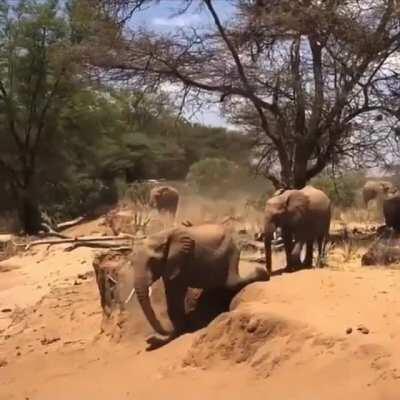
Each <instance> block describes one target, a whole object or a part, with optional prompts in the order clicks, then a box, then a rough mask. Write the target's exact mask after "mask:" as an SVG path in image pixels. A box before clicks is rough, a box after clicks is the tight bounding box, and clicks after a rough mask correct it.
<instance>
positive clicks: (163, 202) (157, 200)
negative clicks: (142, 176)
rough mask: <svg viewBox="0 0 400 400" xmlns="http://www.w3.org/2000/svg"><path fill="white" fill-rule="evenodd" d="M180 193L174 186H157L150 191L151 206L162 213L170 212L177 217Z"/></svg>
mask: <svg viewBox="0 0 400 400" xmlns="http://www.w3.org/2000/svg"><path fill="white" fill-rule="evenodd" d="M178 203H179V193H178V191H177V190H176V189H175V188H173V187H172V186H157V187H155V188H153V189H152V190H151V191H150V202H149V204H150V207H153V208H156V209H157V211H158V212H159V213H160V214H163V213H168V214H170V215H171V216H172V217H175V214H176V210H177V209H178Z"/></svg>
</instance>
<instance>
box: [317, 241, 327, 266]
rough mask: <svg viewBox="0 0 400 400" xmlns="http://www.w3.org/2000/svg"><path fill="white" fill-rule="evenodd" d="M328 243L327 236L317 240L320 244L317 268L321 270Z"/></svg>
mask: <svg viewBox="0 0 400 400" xmlns="http://www.w3.org/2000/svg"><path fill="white" fill-rule="evenodd" d="M326 242H327V236H326V235H323V236H320V237H319V238H318V239H317V243H318V259H317V268H321V267H322V266H323V259H324V256H325V250H326Z"/></svg>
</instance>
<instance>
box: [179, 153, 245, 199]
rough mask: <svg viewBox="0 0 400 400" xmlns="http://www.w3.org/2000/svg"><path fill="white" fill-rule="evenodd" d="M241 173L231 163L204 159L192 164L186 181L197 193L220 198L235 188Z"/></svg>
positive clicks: (220, 159) (217, 159) (221, 159)
mask: <svg viewBox="0 0 400 400" xmlns="http://www.w3.org/2000/svg"><path fill="white" fill-rule="evenodd" d="M243 172H244V171H243V170H242V169H241V168H240V167H239V166H238V165H237V164H235V163H234V162H232V161H228V160H226V159H224V158H206V159H204V160H201V161H198V162H196V163H194V164H192V166H191V167H190V169H189V173H188V175H187V178H186V179H187V181H188V182H189V185H190V186H191V187H192V188H193V190H194V191H196V192H197V193H200V194H206V195H210V196H213V197H220V196H223V195H224V194H226V193H227V192H229V191H232V190H235V189H236V188H237V186H238V182H240V181H241V180H242V179H241V178H242V175H243Z"/></svg>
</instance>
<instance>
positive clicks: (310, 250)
mask: <svg viewBox="0 0 400 400" xmlns="http://www.w3.org/2000/svg"><path fill="white" fill-rule="evenodd" d="M306 246H307V247H306V257H305V259H304V262H303V265H304V266H305V267H308V268H311V267H312V262H313V247H314V241H313V240H312V239H311V240H307V244H306Z"/></svg>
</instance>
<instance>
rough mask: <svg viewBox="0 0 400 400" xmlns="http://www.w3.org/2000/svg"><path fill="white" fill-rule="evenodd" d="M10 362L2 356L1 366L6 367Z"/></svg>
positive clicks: (0, 359)
mask: <svg viewBox="0 0 400 400" xmlns="http://www.w3.org/2000/svg"><path fill="white" fill-rule="evenodd" d="M7 365H8V362H7V360H6V359H5V358H0V368H3V367H6V366H7Z"/></svg>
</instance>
